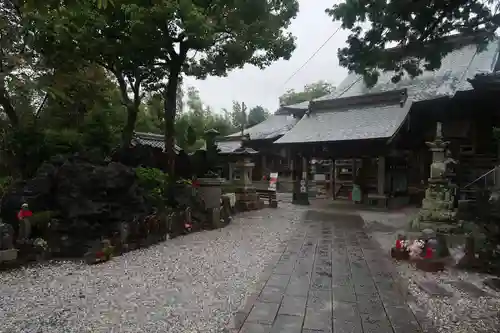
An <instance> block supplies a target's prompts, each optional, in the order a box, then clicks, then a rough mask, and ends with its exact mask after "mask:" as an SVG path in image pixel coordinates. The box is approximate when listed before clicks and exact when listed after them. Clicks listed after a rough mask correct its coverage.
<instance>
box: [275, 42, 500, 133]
mask: <svg viewBox="0 0 500 333" xmlns="http://www.w3.org/2000/svg"><path fill="white" fill-rule="evenodd" d="M498 54H499V44H498V41H493V42H491V43H490V44H489V45H488V46H487V48H486V50H484V51H483V52H480V53H478V52H477V48H476V46H475V45H470V44H469V45H465V46H463V47H461V48H459V49H456V50H455V51H453V52H451V53H449V54H448V55H447V56H446V57H444V58H443V59H442V65H441V68H440V69H438V70H436V71H424V72H423V73H422V74H421V75H419V76H417V77H416V78H414V79H411V78H408V77H403V78H402V80H401V81H399V82H397V83H392V81H391V78H392V77H393V74H394V73H393V72H385V73H384V72H383V73H381V75H380V77H379V78H378V82H377V84H376V85H375V86H374V87H372V88H368V87H367V86H366V85H365V83H364V81H363V78H362V76H360V75H357V74H354V73H352V74H349V75H348V76H347V78H346V79H345V80H344V81H343V82H342V83H341V84H340V86H339V87H337V89H336V91H335V92H334V93H333V94H331V95H327V96H323V97H320V98H318V99H315V100H314V101H313V102H312V103H311V105H310V114H309V115H308V114H306V115H304V116H303V117H302V119H301V120H300V121H299V122H298V123H297V124H296V125H295V127H294V128H293V129H292V130H290V131H289V132H288V133H286V134H285V135H284V136H283V137H281V138H280V139H279V140H277V141H276V142H275V143H299V142H326V141H341V140H359V139H374V138H389V137H391V136H392V135H394V134H395V133H396V132H397V129H398V128H399V127H400V126H401V124H402V122H403V121H404V119H405V117H406V115H407V114H408V112H409V109H410V106H411V104H412V103H415V102H419V101H423V100H429V99H434V98H439V97H445V96H450V97H452V96H454V95H455V93H456V92H458V91H466V90H472V89H473V88H472V85H471V84H470V82H469V81H468V79H470V78H473V77H474V76H475V75H476V74H479V73H492V72H493V71H494V70H495V67H496V63H497V60H498ZM401 89H406V91H407V96H408V100H407V102H406V103H405V106H404V107H403V108H401V107H399V106H398V105H383V106H380V105H379V106H377V105H374V104H366V103H365V104H363V105H356V103H354V104H352V105H350V106H349V107H348V108H346V109H345V110H343V111H339V110H338V109H332V108H330V109H329V110H328V109H325V108H321V107H316V106H319V105H321V104H322V101H324V102H327V101H332V102H333V101H342V100H344V101H347V100H350V99H349V98H352V97H356V96H358V97H359V96H366V95H367V94H382V95H383V94H384V93H388V94H391V93H394V92H397V91H399V90H401ZM334 104H335V103H334ZM341 104H342V103H341ZM315 105H316V106H315ZM318 108H320V109H321V110H318Z"/></svg>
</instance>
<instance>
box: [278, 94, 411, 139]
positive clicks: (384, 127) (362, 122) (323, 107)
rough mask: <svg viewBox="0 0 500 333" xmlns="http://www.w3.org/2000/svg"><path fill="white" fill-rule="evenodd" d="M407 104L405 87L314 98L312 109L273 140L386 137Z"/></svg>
mask: <svg viewBox="0 0 500 333" xmlns="http://www.w3.org/2000/svg"><path fill="white" fill-rule="evenodd" d="M411 105H412V101H411V100H409V99H408V95H407V90H406V89H400V90H394V91H389V92H383V93H377V94H367V95H364V96H356V97H346V98H340V99H336V100H327V101H315V102H313V103H312V106H313V107H315V110H314V112H311V113H309V114H306V115H305V116H304V117H303V118H302V119H301V120H300V121H299V122H298V123H297V125H295V127H294V128H293V129H291V130H290V131H289V132H288V133H287V134H285V135H284V136H283V137H281V138H280V139H278V140H277V141H276V142H275V143H278V144H282V143H316V142H334V141H347V140H367V139H385V138H387V139H388V138H391V137H392V136H394V135H395V134H396V133H397V131H398V130H399V128H400V127H401V125H402V124H403V122H404V120H405V119H406V117H407V115H408V112H409V110H410V107H411Z"/></svg>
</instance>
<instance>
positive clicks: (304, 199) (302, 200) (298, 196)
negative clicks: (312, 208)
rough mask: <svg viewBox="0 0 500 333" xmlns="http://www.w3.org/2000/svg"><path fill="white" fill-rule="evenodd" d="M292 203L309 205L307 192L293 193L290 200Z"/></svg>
mask: <svg viewBox="0 0 500 333" xmlns="http://www.w3.org/2000/svg"><path fill="white" fill-rule="evenodd" d="M292 204H293V205H303V206H309V205H310V202H309V194H308V193H301V192H300V193H294V195H293V200H292Z"/></svg>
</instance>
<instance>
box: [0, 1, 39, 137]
mask: <svg viewBox="0 0 500 333" xmlns="http://www.w3.org/2000/svg"><path fill="white" fill-rule="evenodd" d="M32 36H33V31H32V30H30V29H28V27H27V22H26V19H25V17H24V15H23V13H22V12H21V10H20V7H19V4H18V2H17V1H14V0H6V1H3V2H2V3H1V4H0V110H1V111H2V112H4V113H5V115H6V116H7V118H8V120H9V123H10V125H11V126H12V127H14V128H17V127H18V126H19V123H20V120H19V117H20V115H19V114H18V112H19V110H16V107H15V106H16V105H15V101H14V99H13V96H12V95H13V94H16V91H17V90H22V93H20V94H18V96H22V95H25V93H27V92H28V90H29V86H31V85H32V84H33V79H36V78H34V77H33V76H37V74H38V71H35V70H34V65H35V64H36V60H37V59H36V57H34V53H33V50H32V48H31V39H32ZM27 88H28V89H27ZM29 94H31V92H29ZM30 97H33V96H30ZM30 99H31V98H28V99H25V102H26V101H27V102H28V104H30V103H31V102H32V100H30ZM24 106H28V105H27V104H26V103H24Z"/></svg>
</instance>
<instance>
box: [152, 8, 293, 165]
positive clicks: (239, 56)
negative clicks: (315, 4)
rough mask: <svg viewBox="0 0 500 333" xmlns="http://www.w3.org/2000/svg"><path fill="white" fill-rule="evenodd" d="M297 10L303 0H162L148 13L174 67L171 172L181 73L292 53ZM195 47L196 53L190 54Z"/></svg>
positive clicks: (261, 62) (213, 71)
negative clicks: (160, 33)
mask: <svg viewBox="0 0 500 333" xmlns="http://www.w3.org/2000/svg"><path fill="white" fill-rule="evenodd" d="M297 11H298V2H297V0H282V1H274V0H254V1H242V0H228V1H224V2H212V1H188V0H183V1H176V2H173V1H169V0H158V1H156V2H155V5H153V11H152V12H151V13H147V16H144V20H148V22H151V24H152V25H153V26H154V27H155V29H156V30H159V29H162V32H163V37H162V38H161V39H160V40H161V41H162V45H161V49H162V50H165V53H164V56H163V57H161V59H162V61H163V62H164V64H165V68H166V69H167V72H168V82H167V86H166V88H165V92H164V93H165V97H166V98H165V133H166V137H165V145H166V147H167V149H168V152H169V162H170V170H171V172H173V171H174V157H175V155H174V152H173V141H174V140H173V138H174V120H175V115H176V112H175V111H176V108H175V92H176V90H177V85H178V81H179V77H180V75H181V73H185V74H186V75H193V76H195V77H197V78H204V77H206V76H207V75H218V76H223V75H226V74H227V72H228V71H230V70H232V69H234V68H241V67H243V66H244V65H245V64H247V63H249V64H252V65H255V66H258V67H260V68H263V67H265V66H268V65H270V64H271V63H272V62H273V61H276V60H278V59H282V58H284V59H288V58H290V56H291V53H292V51H293V50H294V48H295V44H294V37H293V36H292V35H291V34H290V33H288V32H286V31H285V29H286V28H287V27H288V26H289V25H290V23H291V20H292V19H293V18H294V17H295V16H296V14H297ZM166 22H167V24H166ZM149 40H150V39H148V41H149ZM190 52H191V53H192V56H188V54H189V53H190Z"/></svg>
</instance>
